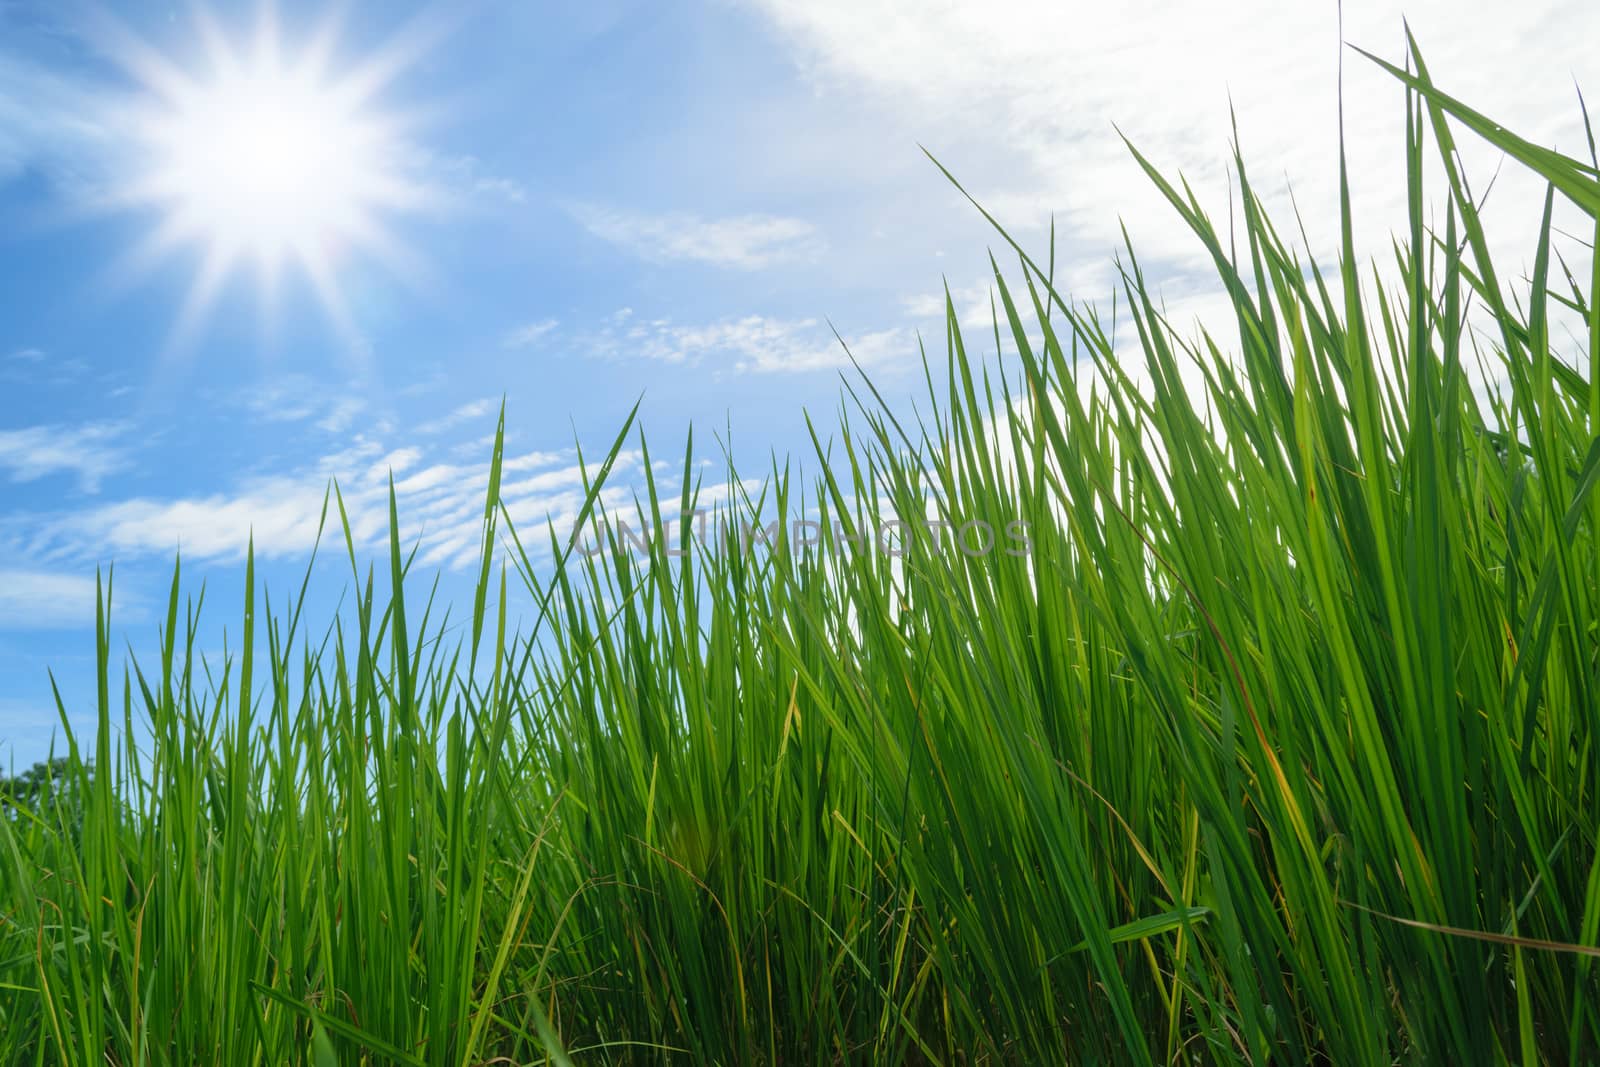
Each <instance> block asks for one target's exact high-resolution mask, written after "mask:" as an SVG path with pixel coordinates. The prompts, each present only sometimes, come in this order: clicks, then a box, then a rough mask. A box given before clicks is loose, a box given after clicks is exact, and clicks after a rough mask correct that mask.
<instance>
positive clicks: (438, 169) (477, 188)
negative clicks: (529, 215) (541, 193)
mask: <svg viewBox="0 0 1600 1067" xmlns="http://www.w3.org/2000/svg"><path fill="white" fill-rule="evenodd" d="M431 163H432V169H433V171H434V172H435V173H437V174H438V175H439V178H440V184H441V185H442V186H443V187H444V188H445V189H446V190H447V191H449V192H451V193H454V194H456V195H457V196H465V197H469V198H475V197H489V198H492V199H496V200H502V201H505V202H506V203H508V204H524V203H526V202H527V200H528V190H527V187H526V186H524V185H523V184H522V183H521V182H519V181H517V180H516V179H515V178H509V177H506V176H505V175H503V174H495V173H492V172H490V171H489V170H488V169H487V168H486V167H485V165H484V163H483V161H482V160H480V159H479V158H478V157H477V156H438V157H434V158H433V159H432V160H431Z"/></svg>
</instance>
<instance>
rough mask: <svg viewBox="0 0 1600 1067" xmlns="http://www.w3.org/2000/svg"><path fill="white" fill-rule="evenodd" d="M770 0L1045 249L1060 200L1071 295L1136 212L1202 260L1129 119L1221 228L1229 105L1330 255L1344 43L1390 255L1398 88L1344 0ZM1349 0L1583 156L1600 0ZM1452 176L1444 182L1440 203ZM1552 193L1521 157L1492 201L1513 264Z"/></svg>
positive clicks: (1257, 166)
mask: <svg viewBox="0 0 1600 1067" xmlns="http://www.w3.org/2000/svg"><path fill="white" fill-rule="evenodd" d="M761 6H762V7H763V8H764V9H765V10H766V11H767V13H768V14H769V15H770V17H771V19H772V20H773V23H774V24H775V26H776V27H777V28H778V30H779V32H780V33H781V35H782V36H783V37H784V39H785V40H786V41H787V42H788V44H789V45H790V46H791V48H792V50H793V52H794V54H795V55H796V56H797V57H798V58H799V60H800V62H801V64H802V67H803V69H804V70H805V72H806V74H807V76H808V78H809V79H810V80H811V81H812V83H813V84H814V86H815V88H816V90H817V91H818V92H819V93H820V94H821V95H822V96H823V97H824V98H825V99H828V98H831V99H834V100H837V101H846V100H848V101H849V102H850V106H852V107H856V108H858V109H860V108H861V107H864V106H865V104H864V103H862V102H863V101H870V103H871V105H872V106H873V107H877V108H882V109H884V112H885V115H886V116H887V118H886V119H885V121H886V122H889V123H892V125H886V126H885V127H884V134H885V136H886V137H892V140H893V142H894V143H896V144H905V145H910V144H912V143H922V144H925V145H927V146H929V148H930V149H931V150H932V151H933V152H934V153H935V155H938V156H940V158H941V159H942V161H943V162H944V163H945V164H947V165H948V166H950V167H951V168H952V170H953V171H954V173H955V174H956V176H957V177H958V178H963V177H966V178H968V179H969V188H970V189H971V191H973V192H974V194H975V195H977V196H978V198H979V199H980V201H981V202H983V203H984V205H985V206H986V207H988V208H989V209H990V210H991V211H992V212H993V213H994V214H996V216H997V217H998V218H999V219H1000V220H1001V222H1002V223H1004V224H1006V225H1007V226H1008V228H1011V229H1012V230H1013V232H1014V233H1017V234H1018V235H1019V236H1022V237H1023V238H1024V243H1025V244H1027V245H1029V246H1030V250H1039V251H1042V241H1041V240H1040V238H1041V237H1042V235H1043V233H1044V232H1045V229H1046V227H1047V226H1048V223H1049V219H1050V217H1051V215H1052V214H1054V216H1055V218H1056V220H1057V223H1058V233H1059V237H1060V240H1059V243H1058V250H1059V251H1060V253H1061V256H1062V260H1063V261H1061V262H1058V275H1060V276H1064V277H1067V278H1069V279H1071V280H1072V281H1076V282H1079V283H1082V284H1087V285H1090V286H1093V287H1094V288H1091V290H1090V291H1087V292H1078V293H1077V294H1076V295H1079V296H1082V297H1086V298H1094V299H1101V298H1103V297H1105V296H1106V295H1107V293H1108V292H1109V284H1110V281H1111V276H1110V274H1109V272H1106V271H1093V272H1091V271H1090V268H1092V267H1094V266H1096V265H1100V266H1103V265H1104V264H1106V263H1108V262H1109V260H1110V258H1111V255H1112V254H1113V253H1114V252H1115V251H1116V250H1117V249H1118V247H1119V246H1120V243H1121V231H1120V227H1121V224H1122V223H1123V222H1124V221H1125V222H1126V223H1127V226H1128V229H1129V233H1130V236H1131V237H1132V240H1133V243H1134V247H1135V250H1136V252H1138V253H1139V255H1140V256H1141V258H1142V260H1143V261H1144V265H1145V266H1146V268H1147V269H1149V270H1150V271H1151V273H1152V278H1151V280H1152V281H1154V282H1157V283H1160V282H1162V281H1164V280H1165V279H1166V278H1168V277H1172V276H1177V275H1181V274H1188V275H1191V276H1192V275H1193V274H1195V273H1196V272H1198V271H1200V270H1203V269H1205V267H1206V264H1205V263H1204V260H1203V253H1202V252H1201V250H1200V249H1199V246H1198V244H1197V243H1196V242H1195V241H1194V240H1193V238H1192V237H1190V236H1189V235H1188V234H1187V232H1186V231H1185V230H1184V229H1183V228H1182V224H1181V223H1180V221H1179V220H1178V219H1177V217H1176V215H1175V213H1174V212H1173V211H1172V210H1171V208H1170V207H1168V206H1167V205H1166V204H1165V202H1164V201H1162V200H1161V199H1160V197H1159V194H1158V193H1157V192H1156V190H1155V189H1154V187H1153V186H1152V185H1151V183H1150V182H1149V181H1148V180H1147V179H1146V178H1145V177H1144V176H1143V175H1142V173H1141V172H1140V171H1139V169H1138V167H1137V165H1136V164H1135V163H1134V161H1133V160H1132V158H1131V157H1130V155H1129V153H1128V152H1127V149H1126V148H1125V146H1124V145H1123V144H1122V142H1121V140H1120V138H1119V137H1118V136H1117V134H1116V132H1115V130H1114V129H1113V123H1115V124H1116V126H1117V127H1119V128H1120V129H1121V130H1122V131H1124V132H1125V133H1126V134H1127V135H1128V137H1129V138H1130V139H1131V141H1132V142H1133V143H1134V145H1135V146H1136V147H1138V148H1139V149H1140V150H1141V151H1143V152H1145V153H1146V155H1147V156H1148V157H1149V158H1150V159H1151V160H1152V162H1153V163H1155V164H1156V165H1157V167H1159V168H1160V169H1161V170H1162V171H1163V172H1164V173H1166V174H1167V175H1169V176H1172V175H1175V174H1176V173H1179V172H1181V173H1182V174H1183V175H1184V177H1185V178H1187V179H1188V180H1189V182H1190V184H1191V185H1192V186H1193V187H1194V188H1195V191H1196V194H1197V196H1198V197H1199V198H1200V201H1201V203H1202V204H1203V205H1204V206H1206V208H1207V209H1208V210H1210V211H1212V212H1213V218H1214V219H1215V220H1216V221H1217V222H1218V224H1219V227H1220V228H1222V229H1224V230H1225V229H1226V224H1227V219H1226V215H1225V211H1226V207H1225V205H1226V203H1227V196H1228V190H1229V173H1228V172H1229V168H1230V164H1231V159H1230V149H1229V141H1230V139H1231V137H1232V133H1233V131H1232V127H1231V118H1230V110H1229V109H1230V104H1231V105H1232V107H1233V108H1234V109H1235V110H1236V113H1237V118H1238V130H1239V136H1240V140H1241V142H1242V150H1243V153H1244V157H1245V161H1246V164H1247V166H1248V167H1250V170H1251V175H1252V181H1253V184H1254V185H1255V187H1256V191H1257V192H1258V194H1261V195H1262V196H1263V198H1264V199H1265V200H1266V202H1267V206H1268V210H1269V212H1271V213H1272V216H1273V218H1274V219H1275V220H1276V221H1277V222H1278V223H1279V225H1280V228H1282V229H1283V231H1284V232H1285V234H1286V236H1287V235H1293V234H1294V214H1293V209H1292V206H1291V204H1290V200H1289V196H1288V183H1289V182H1291V181H1292V182H1293V183H1294V189H1295V196H1296V199H1297V200H1298V202H1299V205H1300V207H1301V208H1302V209H1303V211H1304V214H1305V224H1306V229H1307V231H1308V235H1309V238H1310V241H1311V244H1312V247H1313V249H1314V250H1315V251H1316V252H1317V254H1318V257H1319V259H1321V260H1322V261H1323V262H1325V263H1326V262H1328V261H1329V260H1331V258H1332V252H1333V251H1334V250H1335V249H1336V242H1337V221H1338V200H1337V191H1336V181H1337V151H1338V126H1337V123H1338V98H1337V92H1338V73H1339V62H1340V60H1341V58H1342V59H1343V62H1344V92H1345V95H1344V113H1345V124H1346V137H1347V141H1346V144H1347V148H1348V151H1349V157H1350V171H1351V174H1352V181H1353V197H1354V207H1355V213H1356V216H1355V217H1356V224H1357V240H1358V246H1359V248H1361V249H1364V250H1366V251H1367V252H1368V253H1370V254H1376V255H1378V256H1380V257H1385V256H1387V251H1388V238H1389V235H1390V233H1391V232H1393V231H1394V230H1396V229H1399V228H1401V227H1403V225H1404V219H1405V199H1404V157H1403V131H1404V120H1405V115H1404V107H1403V104H1402V101H1403V89H1402V87H1401V86H1400V84H1399V83H1398V82H1397V81H1395V80H1394V79H1393V78H1392V77H1391V76H1389V75H1388V74H1386V73H1384V72H1383V71H1381V70H1379V69H1378V68H1377V67H1376V66H1374V65H1373V64H1372V63H1370V62H1369V61H1368V60H1366V59H1365V58H1363V57H1361V56H1360V55H1358V54H1356V53H1355V52H1353V51H1350V50H1348V49H1345V48H1343V47H1342V46H1341V44H1340V36H1339V35H1340V28H1339V24H1338V9H1337V6H1336V5H1334V4H1332V3H1323V4H1283V3H1277V2H1273V0H1246V2H1242V3H1236V4H1228V5H1220V6H1219V5H1214V4H1173V3H1170V2H1159V0H1134V2H1132V3H1127V4H1115V5H1098V6H1095V5H1077V4H1061V3H1058V2H1054V0H996V2H995V3H990V4H954V3H942V4H912V3H904V2H898V0H761ZM1343 7H1344V16H1345V23H1344V27H1343V33H1344V37H1345V39H1347V40H1349V41H1350V42H1352V43H1354V44H1358V45H1360V46H1362V47H1365V48H1367V49H1368V50H1370V51H1373V52H1376V53H1378V54H1380V55H1384V56H1387V57H1389V58H1391V59H1393V60H1400V59H1402V57H1403V55H1404V45H1405V39H1404V35H1403V27H1402V11H1403V12H1404V14H1405V17H1406V18H1408V19H1409V20H1410V25H1411V27H1412V29H1413V30H1414V32H1415V33H1416V35H1417V38H1418V41H1419V43H1420V44H1421V46H1422V49H1423V54H1424V56H1425V57H1426V59H1427V61H1428V63H1429V66H1430V71H1431V73H1432V74H1433V76H1434V78H1435V80H1436V81H1437V82H1438V84H1440V86H1441V87H1443V88H1444V89H1445V90H1446V91H1448V92H1450V93H1452V94H1453V95H1455V96H1456V97H1458V98H1459V99H1463V100H1465V101H1467V102H1469V103H1470V104H1473V105H1474V106H1476V107H1478V108H1479V109H1480V110H1482V111H1484V112H1486V113H1487V114H1489V115H1490V116H1491V117H1493V118H1495V119H1496V120H1498V121H1502V122H1504V123H1506V124H1507V125H1509V126H1510V127H1511V128H1513V129H1515V130H1517V131H1518V132H1519V133H1521V134H1522V135H1523V136H1525V137H1527V138H1528V139H1530V140H1532V141H1533V142H1535V143H1537V144H1542V145H1555V146H1556V147H1558V148H1560V149H1562V150H1564V151H1566V152H1568V153H1571V154H1577V155H1583V156H1586V155H1587V149H1586V145H1585V142H1584V139H1583V134H1582V131H1581V116H1580V113H1579V109H1578V103H1577V99H1576V96H1575V94H1574V92H1573V86H1572V82H1573V79H1574V78H1576V79H1577V80H1578V82H1579V84H1580V85H1582V86H1583V87H1585V88H1588V89H1589V90H1590V93H1589V95H1590V97H1591V98H1593V96H1594V95H1595V93H1596V92H1597V91H1600V51H1597V50H1596V49H1595V48H1594V47H1593V42H1594V41H1595V40H1596V39H1600V5H1595V4H1593V3H1588V2H1585V0H1557V2H1553V3H1545V4H1532V5H1520V6H1514V5H1506V4H1499V3H1487V2H1477V3H1470V2H1469V3H1463V2H1461V0H1407V2H1404V3H1402V2H1401V0H1347V2H1346V3H1345V4H1344V5H1343ZM1508 71H1515V72H1516V76H1515V77H1507V72H1508ZM1461 142H1462V149H1463V153H1464V157H1465V160H1466V163H1467V166H1468V170H1469V173H1470V175H1471V176H1472V178H1473V182H1474V187H1475V189H1476V190H1477V191H1479V192H1481V191H1482V189H1483V187H1484V186H1485V185H1486V184H1487V180H1488V177H1489V174H1490V173H1492V171H1493V168H1494V167H1495V165H1496V164H1497V162H1498V156H1497V154H1495V153H1493V152H1490V151H1487V150H1486V149H1484V147H1483V146H1482V145H1481V143H1480V142H1478V141H1477V139H1476V138H1475V137H1474V136H1472V135H1470V134H1467V135H1464V136H1462V138H1461ZM1430 165H1432V164H1430ZM1514 171H1515V172H1518V173H1513V172H1514ZM975 174H977V175H982V177H981V179H974V177H973V176H974V175H975ZM1234 184H1235V192H1236V191H1237V183H1236V182H1235V183H1234ZM1441 189H1442V186H1441V184H1440V183H1439V182H1438V181H1434V182H1433V184H1432V190H1433V192H1434V194H1435V196H1436V202H1437V194H1438V193H1439V192H1440V191H1441ZM1541 197H1542V189H1541V188H1540V187H1539V185H1538V183H1537V182H1535V181H1532V180H1531V179H1529V178H1528V177H1527V176H1526V175H1525V174H1522V173H1520V168H1517V167H1515V166H1509V167H1507V168H1506V173H1505V174H1503V175H1502V176H1501V179H1500V185H1499V187H1498V188H1497V190H1496V192H1495V195H1494V199H1493V201H1492V203H1491V206H1490V209H1489V220H1490V223H1491V226H1493V227H1494V229H1492V230H1491V239H1492V240H1495V241H1496V244H1497V247H1499V248H1501V249H1503V250H1504V254H1505V255H1506V256H1508V257H1509V259H1508V265H1509V266H1511V267H1515V266H1516V265H1517V264H1519V263H1523V262H1528V261H1531V258H1532V248H1533V241H1534V238H1535V236H1536V223H1537V215H1538V211H1539V209H1540V204H1541ZM958 210H960V209H958ZM1558 221H1559V220H1558ZM930 225H934V226H939V225H946V224H941V223H940V222H939V221H938V220H937V219H935V220H932V221H931V222H930ZM951 232H952V234H955V233H958V232H961V231H959V230H955V229H952V231H951ZM991 239H992V235H991ZM950 247H951V249H952V254H953V255H956V258H958V259H961V258H962V257H964V256H965V255H966V254H967V253H966V252H965V251H961V249H963V248H969V249H970V252H971V253H972V254H973V256H974V258H976V257H977V256H979V255H981V250H980V249H978V248H974V247H970V246H968V245H962V244H961V242H960V241H959V240H952V241H951V242H950ZM1363 258H1365V256H1364V257H1363ZM1100 286H1104V287H1105V288H1100Z"/></svg>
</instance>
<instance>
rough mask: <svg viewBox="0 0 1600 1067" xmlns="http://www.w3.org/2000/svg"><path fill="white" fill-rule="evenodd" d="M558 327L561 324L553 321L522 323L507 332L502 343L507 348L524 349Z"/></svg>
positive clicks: (541, 320) (543, 320) (542, 320)
mask: <svg viewBox="0 0 1600 1067" xmlns="http://www.w3.org/2000/svg"><path fill="white" fill-rule="evenodd" d="M560 325H561V323H560V322H558V321H557V320H555V319H539V320H538V321H537V322H528V323H524V324H523V325H521V326H518V327H516V328H515V329H513V330H511V331H509V332H508V333H507V334H506V336H505V340H504V341H503V342H502V343H503V344H504V345H505V347H507V348H526V347H528V346H529V345H533V344H537V343H538V342H539V341H540V340H542V339H543V338H544V337H546V336H547V335H549V334H550V333H551V332H552V331H554V330H555V328H556V327H558V326H560Z"/></svg>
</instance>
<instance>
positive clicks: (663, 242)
mask: <svg viewBox="0 0 1600 1067" xmlns="http://www.w3.org/2000/svg"><path fill="white" fill-rule="evenodd" d="M573 214H574V215H575V216H576V217H577V219H578V221H579V222H581V223H582V224H583V226H584V227H585V228H586V229H587V230H588V231H589V232H590V233H592V234H594V235H595V236H596V237H599V238H601V239H602V240H605V241H609V242H611V243H612V244H615V245H620V246H621V247H623V248H625V249H627V250H628V251H630V252H632V253H633V254H635V255H637V256H639V257H640V258H642V259H646V260H650V261H653V262H658V263H664V262H673V261H690V262H697V263H709V264H711V265H712V266H717V267H731V268H734V269H738V270H759V269H761V268H764V267H770V266H773V265H775V264H779V263H794V262H802V261H808V260H813V259H815V258H816V257H817V256H818V255H820V254H821V252H822V250H823V249H824V247H825V245H824V243H823V241H822V239H821V237H820V236H819V235H818V234H817V230H816V227H814V226H812V225H811V223H809V222H806V221H804V220H803V219H795V218H786V217H783V216H779V215H736V216H733V217H730V218H721V219H708V218H703V217H701V216H699V215H690V214H684V213H672V214H667V215H642V214H635V213H632V212H626V211H617V210H611V209H606V208H597V207H592V206H581V207H577V208H574V209H573Z"/></svg>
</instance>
